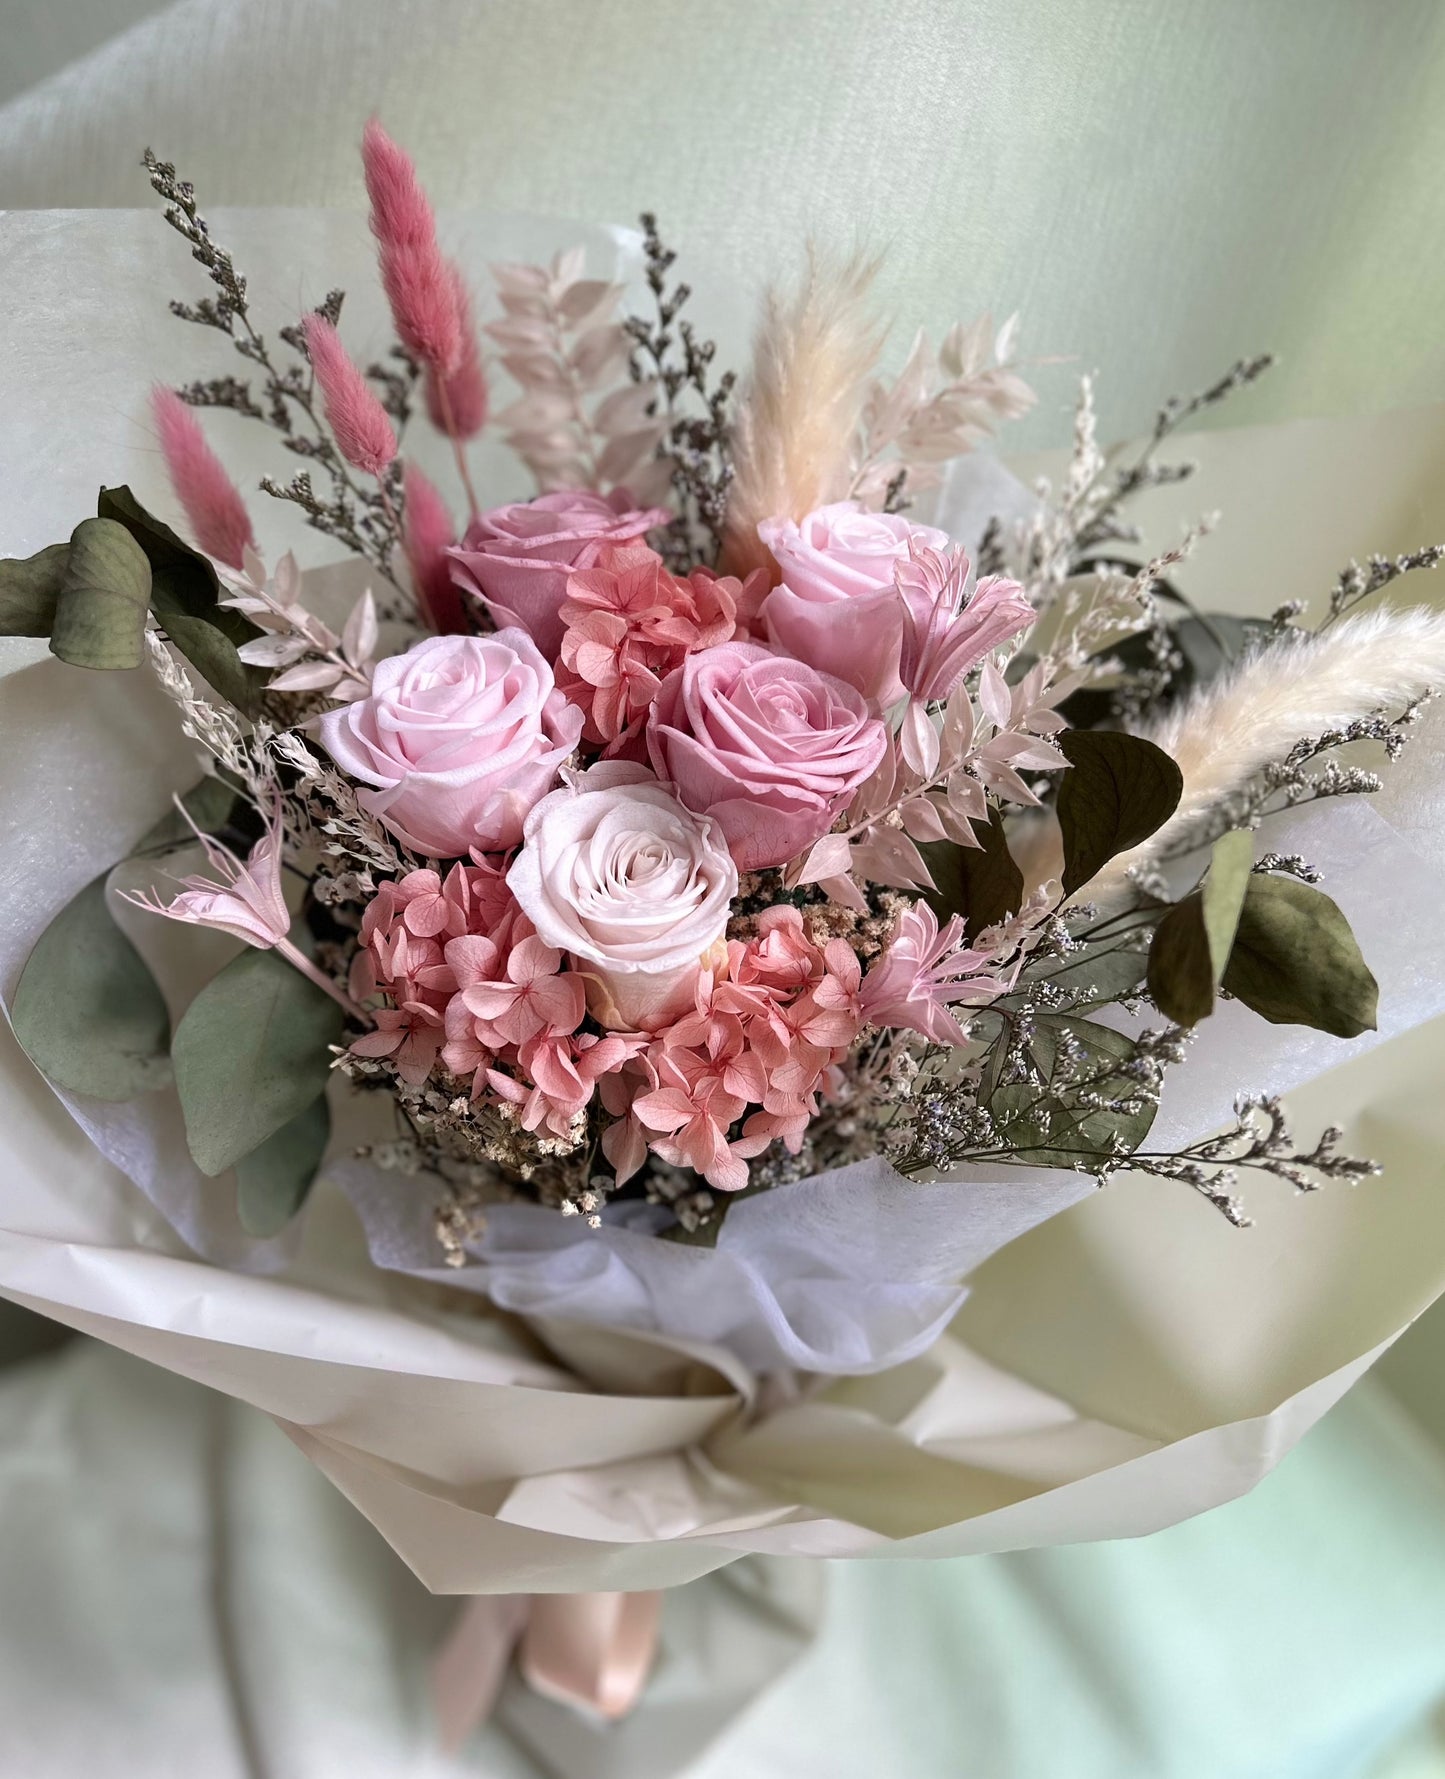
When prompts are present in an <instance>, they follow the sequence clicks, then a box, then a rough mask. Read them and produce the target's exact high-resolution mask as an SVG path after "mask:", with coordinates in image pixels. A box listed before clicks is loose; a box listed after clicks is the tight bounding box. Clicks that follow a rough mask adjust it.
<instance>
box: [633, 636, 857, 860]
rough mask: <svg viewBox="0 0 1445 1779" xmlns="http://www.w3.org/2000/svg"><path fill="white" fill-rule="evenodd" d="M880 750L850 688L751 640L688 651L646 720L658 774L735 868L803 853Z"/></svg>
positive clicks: (828, 822) (855, 692) (826, 829)
mask: <svg viewBox="0 0 1445 1779" xmlns="http://www.w3.org/2000/svg"><path fill="white" fill-rule="evenodd" d="M887 747H888V732H887V730H886V729H885V727H884V725H883V724H882V723H881V722H880V721H879V720H878V718H877V717H875V716H871V715H870V714H869V711H868V706H867V704H866V703H865V701H864V699H863V697H862V695H861V693H859V692H857V691H855V690H854V688H853V687H852V686H850V685H846V684H845V683H844V682H843V681H842V680H838V679H833V678H830V677H829V676H828V675H826V674H822V673H819V672H817V671H816V669H814V668H812V667H808V666H805V665H804V663H803V662H801V661H794V660H790V659H789V658H787V657H786V656H782V655H775V654H773V653H772V652H771V650H769V649H765V648H761V647H759V646H758V644H756V643H750V642H730V643H723V644H722V645H721V646H720V647H718V648H711V649H704V650H702V651H701V653H699V654H696V655H690V656H688V658H687V659H686V660H685V661H684V662H683V664H682V666H681V667H679V668H677V669H676V671H675V672H673V673H670V674H669V675H668V677H667V678H666V679H665V680H664V681H663V682H662V687H661V689H660V690H659V692H658V694H657V698H656V700H655V702H654V703H653V706H652V709H651V711H650V713H649V715H648V722H647V750H648V753H649V755H650V757H651V759H652V765H653V769H654V770H655V771H656V773H657V775H658V777H659V778H662V779H666V780H668V781H670V782H671V783H672V785H673V786H674V787H675V788H676V791H677V794H678V796H679V797H680V798H681V799H682V801H683V802H684V803H685V804H686V805H687V806H688V808H689V809H695V810H698V811H699V812H700V813H702V814H706V815H710V816H712V818H713V820H714V821H716V822H717V824H718V825H719V827H721V829H722V831H723V834H724V835H725V836H726V838H727V843H728V847H729V849H730V850H731V852H732V855H733V858H734V860H735V861H736V863H737V865H738V868H739V869H740V870H742V871H758V870H761V869H763V867H765V866H767V865H781V864H784V863H786V861H787V860H789V859H794V858H797V857H798V855H799V854H800V853H802V852H805V851H806V850H807V848H808V847H810V846H811V845H812V844H813V842H814V841H815V840H817V839H819V838H821V836H822V835H824V834H826V833H827V832H828V829H829V828H830V827H831V826H832V825H833V818H834V816H835V815H837V813H838V812H839V810H840V809H842V808H843V807H844V806H845V805H846V804H847V803H848V801H849V799H850V798H851V797H852V795H853V792H854V791H855V790H857V788H858V786H859V785H860V784H862V783H863V781H864V779H866V778H868V777H869V776H870V774H871V773H872V772H873V771H874V769H875V768H876V767H877V765H878V763H879V761H880V760H881V759H882V758H883V755H884V753H885V752H886V751H887Z"/></svg>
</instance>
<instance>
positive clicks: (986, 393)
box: [846, 315, 1038, 508]
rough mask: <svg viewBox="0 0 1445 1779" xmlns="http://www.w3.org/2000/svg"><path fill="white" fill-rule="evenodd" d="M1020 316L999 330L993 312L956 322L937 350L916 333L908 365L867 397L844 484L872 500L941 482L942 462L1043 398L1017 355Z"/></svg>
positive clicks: (855, 495)
mask: <svg viewBox="0 0 1445 1779" xmlns="http://www.w3.org/2000/svg"><path fill="white" fill-rule="evenodd" d="M1018 330H1019V318H1018V316H1017V315H1011V316H1010V317H1009V319H1008V320H1007V321H1006V322H1004V324H1003V326H1002V327H1001V328H999V329H998V331H997V333H995V331H994V326H993V319H992V317H991V316H989V315H981V316H980V317H979V318H978V319H977V320H976V321H974V322H972V323H968V324H965V323H964V322H961V321H960V322H956V323H955V324H954V325H953V326H952V327H951V328H950V329H949V330H948V332H947V334H946V335H945V336H944V339H943V343H942V345H941V346H940V347H939V349H938V352H937V353H936V354H935V353H934V351H933V349H932V347H931V345H930V343H929V340H928V336H927V334H925V333H923V332H922V331H921V330H920V332H919V333H918V335H917V336H916V337H915V339H914V342H913V347H912V350H911V351H910V352H909V355H908V358H907V361H906V362H905V364H904V366H903V369H902V370H901V371H900V372H899V373H898V375H897V376H896V377H895V378H893V379H892V380H891V381H890V380H888V379H886V378H877V379H875V380H874V382H873V383H872V385H871V386H870V388H869V390H868V394H867V396H866V398H865V400H864V403H863V412H862V415H861V418H860V421H859V427H858V437H857V443H856V447H855V454H854V455H855V466H854V470H853V479H852V481H851V483H850V485H849V487H848V488H847V490H846V492H847V494H848V496H849V498H851V499H854V500H860V501H862V503H863V504H864V505H865V506H867V507H874V508H877V507H881V506H884V505H885V504H890V503H891V502H892V501H896V500H897V498H898V496H899V494H901V492H902V489H903V488H904V486H905V485H906V487H907V489H908V492H909V493H910V494H916V493H919V492H921V491H923V490H925V489H928V488H933V487H937V486H938V484H939V482H940V481H941V480H942V474H941V469H940V466H941V465H942V464H945V463H947V462H950V461H951V460H952V459H954V458H956V457H964V456H966V455H967V454H968V453H969V452H970V451H972V450H973V449H974V448H975V447H976V446H977V445H978V444H980V443H981V442H982V440H984V439H985V438H988V437H990V436H991V435H992V434H993V433H995V432H997V431H998V429H999V427H1000V426H1002V425H1003V424H1004V423H1005V422H1007V421H1009V420H1016V419H1018V418H1020V416H1022V415H1024V414H1026V413H1028V411H1029V409H1030V408H1031V407H1032V406H1033V405H1034V403H1035V401H1036V400H1037V399H1038V398H1037V396H1036V395H1035V393H1034V391H1033V389H1032V388H1030V386H1029V385H1028V384H1027V383H1026V382H1025V381H1024V380H1023V378H1022V377H1021V376H1020V375H1019V373H1018V366H1017V360H1016V358H1015V356H1014V354H1015V347H1016V344H1017V340H1018Z"/></svg>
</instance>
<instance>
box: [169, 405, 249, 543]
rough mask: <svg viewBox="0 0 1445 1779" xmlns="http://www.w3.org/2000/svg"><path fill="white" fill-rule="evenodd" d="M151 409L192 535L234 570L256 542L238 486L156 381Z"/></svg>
mask: <svg viewBox="0 0 1445 1779" xmlns="http://www.w3.org/2000/svg"><path fill="white" fill-rule="evenodd" d="M151 413H152V414H153V415H154V416H155V423H156V430H157V431H158V432H159V434H160V440H161V452H162V455H163V456H164V457H165V460H166V469H167V471H168V472H169V474H170V478H171V487H172V488H173V489H174V490H175V494H176V499H177V500H178V501H180V503H181V505H182V507H184V509H185V514H186V519H187V521H188V522H189V524H190V527H191V536H192V537H194V538H195V540H196V543H197V544H198V545H199V546H200V548H201V549H203V550H204V551H205V553H206V554H207V555H208V556H211V557H214V559H215V560H216V561H217V562H224V563H225V565H226V566H227V568H237V569H239V568H240V567H241V566H242V565H243V563H244V560H245V553H246V551H247V549H250V548H253V547H254V546H255V542H256V536H255V533H254V532H253V531H252V529H251V520H250V516H249V515H248V514H247V512H246V503H245V502H244V501H243V500H242V499H241V491H240V489H239V488H237V486H236V484H235V483H234V482H233V481H232V480H231V478H230V477H229V476H228V475H227V474H226V471H225V467H224V466H223V464H222V463H221V460H220V458H219V457H217V455H216V453H215V452H214V451H213V450H212V449H211V447H210V446H209V445H208V444H207V443H206V435H205V434H204V433H203V432H202V431H201V427H200V422H199V421H198V420H197V419H196V417H195V415H194V414H193V413H192V412H191V410H190V409H189V408H188V407H187V406H186V404H185V403H184V402H183V401H182V400H181V398H180V397H179V396H178V395H177V394H176V392H175V390H174V389H167V388H165V386H164V385H163V384H159V383H158V384H157V385H156V387H155V388H154V389H153V390H152V391H151Z"/></svg>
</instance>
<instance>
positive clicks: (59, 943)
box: [11, 872, 171, 1100]
mask: <svg viewBox="0 0 1445 1779" xmlns="http://www.w3.org/2000/svg"><path fill="white" fill-rule="evenodd" d="M108 875H109V873H108V872H103V873H102V874H101V875H100V876H99V877H97V878H96V879H95V880H94V882H93V883H88V884H87V885H86V886H85V888H84V889H83V890H82V891H81V892H80V894H79V895H78V896H76V897H75V899H74V900H73V901H71V902H69V903H68V904H67V905H66V906H65V907H64V908H63V909H62V910H61V912H60V913H59V914H58V915H57V916H56V917H55V919H54V920H53V921H51V923H50V925H49V926H48V927H47V928H46V929H45V931H44V932H43V933H42V934H41V936H40V939H39V942H38V943H37V944H36V946H35V949H34V950H33V951H32V952H31V953H30V956H29V957H28V958H27V959H26V962H25V969H24V971H23V972H22V974H21V977H20V983H19V986H18V987H17V989H16V991H15V1004H14V1006H13V1008H12V1009H11V1021H12V1023H13V1025H14V1027H15V1035H16V1037H17V1038H18V1039H19V1040H20V1043H21V1045H22V1046H23V1048H24V1050H25V1053H26V1054H27V1055H28V1056H29V1058H30V1060H31V1061H32V1062H33V1063H34V1064H35V1066H36V1068H38V1069H39V1070H40V1071H41V1073H42V1074H44V1075H46V1076H47V1077H48V1078H49V1079H50V1080H51V1081H54V1082H55V1083H56V1085H57V1086H59V1087H65V1088H68V1089H69V1090H70V1092H72V1093H84V1094H88V1095H89V1096H90V1097H91V1098H92V1099H100V1100H129V1099H134V1098H135V1097H136V1095H137V1094H141V1093H149V1092H150V1091H151V1090H152V1089H153V1088H156V1087H163V1086H164V1085H165V1084H166V1082H167V1081H169V1080H170V1078H171V1065H170V1059H169V1057H168V1056H167V1054H166V1052H167V1050H168V1047H169V1041H170V1034H171V1026H170V1019H169V1017H168V1015H167V1013H166V1004H165V1000H164V999H163V997H162V995H161V991H160V989H159V988H157V987H156V984H155V979H154V978H153V977H152V975H151V973H150V971H149V970H148V969H147V968H146V966H145V963H144V961H143V960H142V958H141V956H140V953H139V952H138V951H137V950H136V948H135V947H134V946H133V945H132V944H131V942H130V940H129V939H127V938H126V936H125V934H124V933H122V932H121V930H120V928H119V927H118V926H117V925H116V924H115V922H114V921H113V920H112V919H111V917H110V910H109V909H108V908H107V907H106V901H105V881H106V877H107V876H108Z"/></svg>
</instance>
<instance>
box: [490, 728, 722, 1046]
mask: <svg viewBox="0 0 1445 1779" xmlns="http://www.w3.org/2000/svg"><path fill="white" fill-rule="evenodd" d="M507 882H508V884H509V885H510V886H511V890H512V894H513V895H514V896H515V897H516V898H517V901H518V903H519V904H520V906H521V909H522V912H523V913H524V914H525V915H526V916H527V918H528V919H529V920H530V921H531V922H532V924H533V926H534V927H535V928H536V929H537V936H538V938H540V939H541V940H542V942H543V943H544V944H546V945H551V946H554V947H555V948H556V949H557V950H558V951H565V952H568V953H570V954H571V956H572V959H573V966H574V968H575V969H577V970H578V971H580V972H581V973H582V974H583V975H584V976H586V978H587V1004H588V1007H589V1008H590V1010H591V1012H592V1014H593V1016H594V1017H595V1018H596V1019H598V1020H599V1021H600V1022H601V1023H602V1024H603V1025H606V1026H609V1027H611V1028H612V1029H613V1030H615V1031H641V1030H656V1029H657V1028H658V1027H659V1026H661V1025H665V1024H667V1023H668V1021H670V1020H672V1019H675V1018H676V1017H677V1015H678V1014H679V1013H682V1012H685V1011H687V1010H688V1009H690V1008H691V1007H692V1006H693V1004H694V1000H695V996H696V993H697V983H698V977H699V976H700V975H701V973H702V968H703V963H704V960H705V959H714V958H715V959H718V960H720V959H721V958H722V957H723V956H724V955H725V952H724V950H723V946H722V939H723V933H724V931H725V930H726V927H727V923H728V913H729V910H730V908H731V905H732V899H733V896H734V895H735V894H736V892H737V887H738V874H737V868H736V867H735V866H734V864H733V862H732V860H731V859H730V858H729V857H728V854H727V849H726V847H725V846H724V845H723V839H722V834H721V832H720V830H719V829H718V827H717V825H716V823H714V822H711V821H709V820H708V818H707V817H706V816H704V815H694V814H693V813H692V812H691V811H690V810H687V809H684V808H683V806H682V804H681V803H679V802H678V800H677V798H676V797H674V796H673V794H672V792H671V791H669V790H665V789H664V788H663V786H662V785H660V784H659V783H658V782H657V780H656V779H655V778H654V777H653V776H652V774H651V773H650V772H649V771H648V770H647V768H646V767H645V766H634V765H630V764H628V763H627V762H625V761H621V760H608V761H604V762H602V763H601V764H600V765H597V766H594V767H592V769H591V770H590V771H589V772H585V773H582V774H581V775H580V776H578V777H577V778H575V779H574V780H573V781H572V782H571V783H570V784H568V785H567V786H566V787H565V788H564V789H562V790H559V791H554V792H553V793H552V795H551V796H550V797H544V798H543V799H542V801H541V802H540V803H539V804H538V805H537V806H536V808H535V809H534V810H533V811H532V813H531V814H530V815H529V816H528V817H527V827H526V840H525V843H524V844H523V847H522V850H521V852H520V853H518V855H517V858H516V862H515V863H514V864H513V866H512V868H511V870H510V871H509V872H508V874H507Z"/></svg>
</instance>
